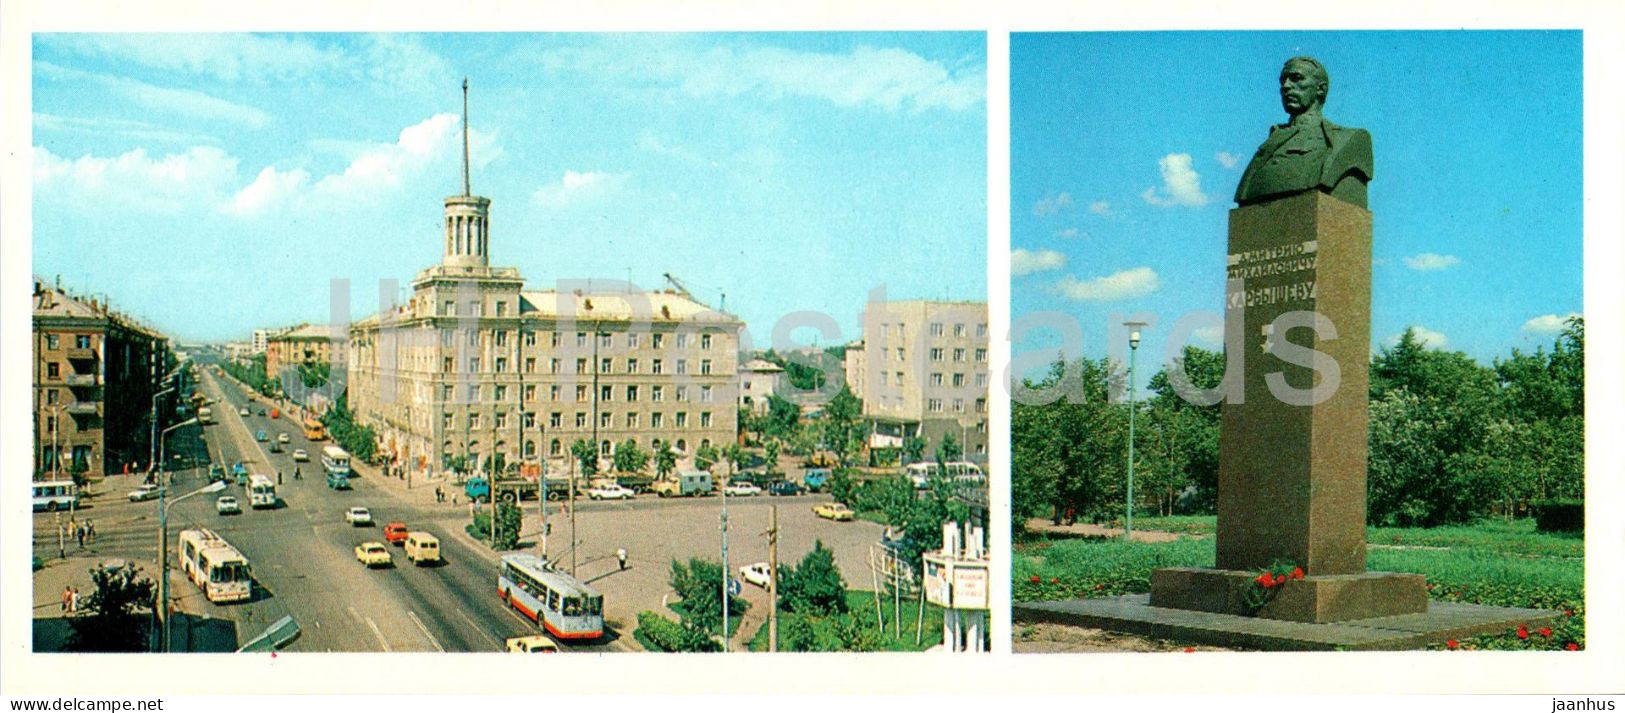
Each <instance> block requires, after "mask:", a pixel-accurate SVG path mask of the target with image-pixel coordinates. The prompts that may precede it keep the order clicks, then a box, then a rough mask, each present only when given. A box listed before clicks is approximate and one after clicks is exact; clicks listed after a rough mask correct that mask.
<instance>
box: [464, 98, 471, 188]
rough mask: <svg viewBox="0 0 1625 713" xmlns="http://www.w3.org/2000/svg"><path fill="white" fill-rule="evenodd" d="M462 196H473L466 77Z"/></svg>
mask: <svg viewBox="0 0 1625 713" xmlns="http://www.w3.org/2000/svg"><path fill="white" fill-rule="evenodd" d="M463 195H465V196H469V195H473V193H471V192H470V191H469V188H468V77H463Z"/></svg>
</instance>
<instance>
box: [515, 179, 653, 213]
mask: <svg viewBox="0 0 1625 713" xmlns="http://www.w3.org/2000/svg"><path fill="white" fill-rule="evenodd" d="M628 178H630V176H628V175H627V174H624V173H607V172H604V171H565V172H564V175H563V176H561V177H560V178H559V180H558V181H556V182H554V183H549V184H547V185H545V186H542V187H541V188H538V189H536V192H535V193H534V194H532V195H531V200H533V201H535V202H536V203H538V204H540V205H544V206H552V207H562V206H566V205H570V204H573V203H581V202H586V201H596V200H599V199H602V198H604V197H606V196H609V195H610V194H612V193H614V192H616V191H618V190H620V189H621V187H622V186H624V185H626V182H627V179H628Z"/></svg>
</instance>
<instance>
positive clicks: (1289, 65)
mask: <svg viewBox="0 0 1625 713" xmlns="http://www.w3.org/2000/svg"><path fill="white" fill-rule="evenodd" d="M1330 84H1331V79H1330V77H1329V76H1328V75H1327V74H1326V68H1325V67H1323V66H1321V64H1320V62H1318V61H1316V60H1315V59H1314V58H1313V57H1293V58H1292V59H1289V60H1287V61H1286V64H1285V65H1284V66H1282V67H1281V107H1282V108H1283V109H1286V113H1287V115H1288V117H1289V118H1288V120H1287V122H1286V123H1284V124H1277V125H1275V126H1273V127H1270V135H1269V138H1268V139H1265V140H1264V143H1263V145H1261V146H1259V147H1258V152H1257V153H1255V154H1253V160H1252V162H1251V163H1248V164H1247V170H1246V171H1245V172H1244V173H1242V174H1241V182H1240V183H1239V184H1238V185H1237V186H1236V203H1238V204H1240V205H1250V204H1253V203H1260V202H1263V201H1266V200H1271V199H1274V198H1280V197H1282V196H1286V195H1290V194H1293V193H1301V192H1303V191H1309V190H1318V191H1321V192H1324V193H1327V194H1330V195H1331V196H1332V197H1333V198H1337V199H1340V200H1343V201H1346V202H1348V203H1353V204H1354V205H1357V206H1360V207H1361V208H1365V207H1366V184H1367V183H1369V182H1370V181H1371V176H1372V173H1373V167H1372V159H1371V134H1370V133H1369V132H1367V131H1366V130H1364V129H1351V128H1347V127H1342V126H1338V125H1336V124H1333V123H1332V122H1330V121H1327V120H1326V118H1325V117H1324V116H1321V108H1322V107H1324V106H1325V104H1326V94H1327V90H1328V89H1329V88H1330Z"/></svg>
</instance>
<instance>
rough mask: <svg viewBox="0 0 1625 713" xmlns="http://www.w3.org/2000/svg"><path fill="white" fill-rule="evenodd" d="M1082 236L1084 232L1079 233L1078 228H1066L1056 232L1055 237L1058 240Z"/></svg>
mask: <svg viewBox="0 0 1625 713" xmlns="http://www.w3.org/2000/svg"><path fill="white" fill-rule="evenodd" d="M1080 235H1083V232H1082V231H1079V230H1078V229H1077V228H1064V229H1062V230H1057V231H1055V237H1057V238H1076V237H1078V236H1080Z"/></svg>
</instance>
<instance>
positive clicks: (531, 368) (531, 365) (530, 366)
mask: <svg viewBox="0 0 1625 713" xmlns="http://www.w3.org/2000/svg"><path fill="white" fill-rule="evenodd" d="M525 373H526V374H534V373H536V357H525Z"/></svg>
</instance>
